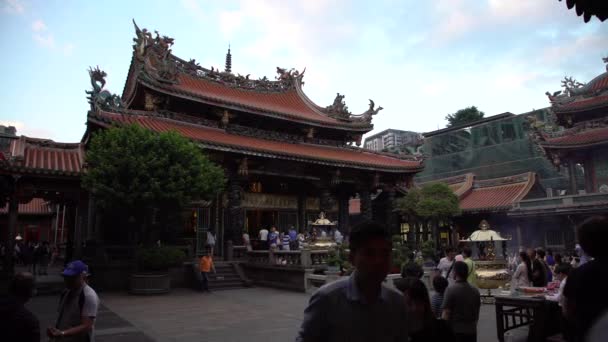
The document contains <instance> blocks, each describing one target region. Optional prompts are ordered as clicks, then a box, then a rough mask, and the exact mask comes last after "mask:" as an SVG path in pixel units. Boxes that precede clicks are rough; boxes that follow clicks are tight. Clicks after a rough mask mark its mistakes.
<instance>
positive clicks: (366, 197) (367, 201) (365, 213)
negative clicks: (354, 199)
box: [359, 188, 372, 220]
mask: <svg viewBox="0 0 608 342" xmlns="http://www.w3.org/2000/svg"><path fill="white" fill-rule="evenodd" d="M359 199H360V201H361V217H362V218H363V219H364V220H371V219H372V196H371V193H370V191H369V189H367V188H364V189H361V190H359Z"/></svg>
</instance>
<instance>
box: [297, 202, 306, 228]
mask: <svg viewBox="0 0 608 342" xmlns="http://www.w3.org/2000/svg"><path fill="white" fill-rule="evenodd" d="M307 224H308V222H306V195H305V194H299V195H298V232H305V231H306V228H307V227H306V226H307Z"/></svg>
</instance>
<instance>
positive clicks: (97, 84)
mask: <svg viewBox="0 0 608 342" xmlns="http://www.w3.org/2000/svg"><path fill="white" fill-rule="evenodd" d="M106 76H108V75H107V74H106V73H105V71H103V70H101V69H99V66H97V67H96V68H95V69H93V68H91V67H89V77H90V78H91V87H92V88H93V90H85V93H86V94H87V95H89V96H87V100H88V101H89V104H90V105H91V110H94V109H95V107H96V106H101V107H114V108H120V107H121V106H122V101H121V99H120V96H118V95H115V94H112V93H110V92H109V91H108V90H106V89H104V86H105V85H106V80H105V78H106Z"/></svg>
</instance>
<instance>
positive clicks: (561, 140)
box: [541, 127, 608, 148]
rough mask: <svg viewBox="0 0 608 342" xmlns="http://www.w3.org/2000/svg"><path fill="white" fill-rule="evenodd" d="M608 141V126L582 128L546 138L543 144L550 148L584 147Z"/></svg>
mask: <svg viewBox="0 0 608 342" xmlns="http://www.w3.org/2000/svg"><path fill="white" fill-rule="evenodd" d="M601 143H608V127H599V128H594V129H588V130H582V131H579V132H576V133H569V134H564V135H563V136H559V137H554V138H545V140H544V141H543V142H541V145H542V146H543V147H548V148H568V147H584V146H586V145H596V144H601Z"/></svg>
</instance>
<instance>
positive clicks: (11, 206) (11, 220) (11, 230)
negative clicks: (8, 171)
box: [5, 191, 19, 274]
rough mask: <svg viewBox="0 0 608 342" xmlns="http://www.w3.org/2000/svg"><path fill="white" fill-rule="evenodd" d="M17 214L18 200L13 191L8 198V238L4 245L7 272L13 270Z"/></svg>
mask: <svg viewBox="0 0 608 342" xmlns="http://www.w3.org/2000/svg"><path fill="white" fill-rule="evenodd" d="M18 215H19V201H18V200H17V194H16V193H15V191H13V192H12V193H11V194H10V197H9V200H8V240H7V246H6V256H5V263H6V271H7V273H8V274H13V273H14V271H15V260H14V258H13V253H14V252H13V251H14V249H15V235H16V232H17V217H18Z"/></svg>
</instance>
